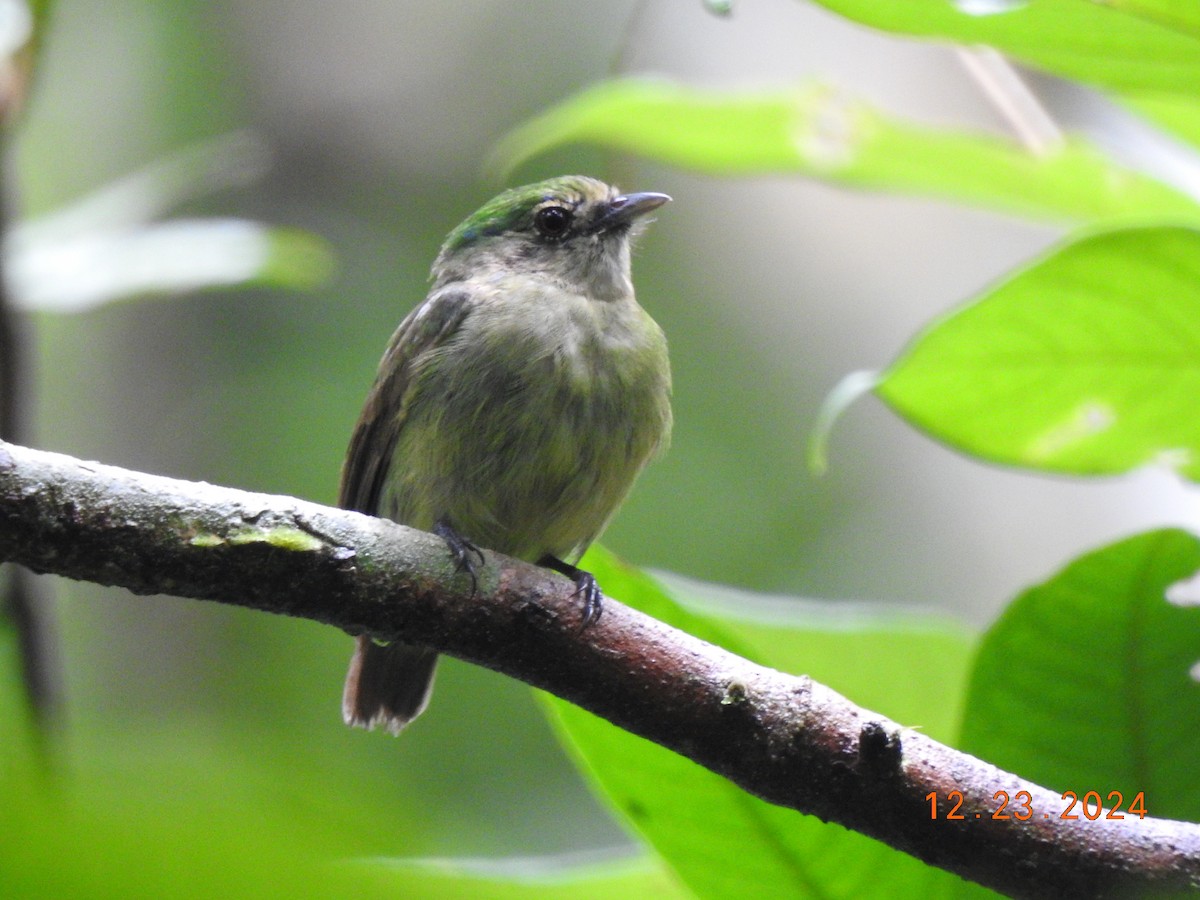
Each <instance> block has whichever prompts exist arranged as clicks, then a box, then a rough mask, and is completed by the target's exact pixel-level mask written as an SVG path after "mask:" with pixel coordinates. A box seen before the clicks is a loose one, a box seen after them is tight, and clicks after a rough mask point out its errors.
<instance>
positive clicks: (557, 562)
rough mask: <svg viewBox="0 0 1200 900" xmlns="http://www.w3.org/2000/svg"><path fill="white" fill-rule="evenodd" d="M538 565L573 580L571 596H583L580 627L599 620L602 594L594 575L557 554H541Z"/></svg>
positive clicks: (602, 609) (590, 624) (602, 608)
mask: <svg viewBox="0 0 1200 900" xmlns="http://www.w3.org/2000/svg"><path fill="white" fill-rule="evenodd" d="M538 565H540V566H545V567H546V568H547V569H553V570H554V571H555V572H558V573H559V574H560V575H566V576H567V577H568V578H570V579H571V580H572V581H573V582H575V593H574V594H572V595H571V596H572V597H582V598H583V617H582V619H581V620H580V623H579V627H580V629H584V628H588V627H590V626H592V625H595V624H596V622H598V621H599V620H600V614H601V613H602V612H604V605H603V603H602V601H603V599H604V594H603V592H601V590H600V585H599V584H598V583H597V581H596V576H595V575H593V574H592V573H591V572H585V571H584V570H583V569H580V568H577V567H575V566H573V565H571V564H570V563H567V562H563V561H562V560H561V559H559V558H558V557H557V556H543V557H542V558H541V559H540V560H538Z"/></svg>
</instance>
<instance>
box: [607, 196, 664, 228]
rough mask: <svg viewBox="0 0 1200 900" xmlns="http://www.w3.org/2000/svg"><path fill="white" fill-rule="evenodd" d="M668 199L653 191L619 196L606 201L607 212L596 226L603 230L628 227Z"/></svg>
mask: <svg viewBox="0 0 1200 900" xmlns="http://www.w3.org/2000/svg"><path fill="white" fill-rule="evenodd" d="M670 199H671V198H670V197H668V196H667V195H666V194H658V193H655V192H654V191H643V192H641V193H638V194H621V196H619V197H613V198H612V199H611V200H609V201H608V210H607V211H606V212H605V213H604V215H603V217H602V218H601V219H600V221H599V222H598V223H597V224H598V225H599V226H600V227H601V228H602V229H605V230H607V229H609V228H616V227H618V226H620V225H628V224H629V223H630V222H632V221H633V220H634V219H637V218H640V217H641V216H644V215H645V214H646V213H648V212H650V211H651V210H653V209H658V208H659V207H660V206H662V205H663V204H664V203H667V202H669V201H670Z"/></svg>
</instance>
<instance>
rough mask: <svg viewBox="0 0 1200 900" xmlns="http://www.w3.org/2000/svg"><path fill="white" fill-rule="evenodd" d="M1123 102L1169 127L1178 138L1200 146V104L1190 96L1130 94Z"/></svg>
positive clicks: (1164, 126) (1160, 125)
mask: <svg viewBox="0 0 1200 900" xmlns="http://www.w3.org/2000/svg"><path fill="white" fill-rule="evenodd" d="M1121 100H1122V102H1123V103H1124V104H1125V105H1126V106H1128V107H1130V108H1131V109H1133V110H1135V111H1136V112H1138V113H1140V114H1141V115H1143V116H1144V117H1146V118H1147V119H1150V120H1151V121H1152V122H1153V123H1154V124H1155V125H1157V126H1159V127H1160V128H1165V129H1166V130H1167V131H1169V132H1171V133H1172V134H1173V135H1174V136H1175V137H1177V138H1180V139H1181V140H1184V141H1187V142H1188V143H1190V144H1193V145H1195V146H1196V147H1200V101H1197V99H1196V97H1193V96H1189V95H1187V94H1167V93H1139V94H1127V95H1126V96H1124V97H1122V98H1121Z"/></svg>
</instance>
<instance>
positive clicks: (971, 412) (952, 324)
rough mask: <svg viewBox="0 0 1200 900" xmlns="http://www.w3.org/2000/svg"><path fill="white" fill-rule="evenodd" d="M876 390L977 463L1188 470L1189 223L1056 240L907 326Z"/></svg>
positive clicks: (1195, 267)
mask: <svg viewBox="0 0 1200 900" xmlns="http://www.w3.org/2000/svg"><path fill="white" fill-rule="evenodd" d="M876 391H877V393H878V394H879V396H880V397H881V398H882V399H883V400H884V401H885V402H886V403H887V404H888V405H889V406H891V407H892V408H893V409H894V410H895V411H896V412H898V413H899V414H900V415H902V416H903V417H905V418H906V419H908V420H909V421H910V422H911V423H913V424H914V425H916V426H918V427H920V428H923V429H925V430H927V431H928V432H930V433H931V434H932V435H933V436H934V437H937V438H938V439H940V440H943V441H945V442H947V443H948V444H950V445H952V446H954V447H957V448H959V449H961V450H964V451H966V452H968V453H972V454H975V455H977V456H980V457H983V458H985V459H990V460H995V461H998V462H1004V463H1009V464H1013V465H1020V466H1027V467H1029V468H1036V469H1045V470H1050V471H1057V472H1073V473H1078V474H1107V473H1114V472H1124V471H1127V470H1129V469H1133V468H1136V467H1138V466H1143V465H1147V464H1149V463H1154V462H1158V463H1165V464H1168V465H1171V466H1173V467H1174V468H1176V469H1177V470H1178V471H1180V472H1181V473H1183V474H1185V475H1186V476H1187V477H1189V478H1193V479H1195V478H1197V477H1200V419H1197V417H1196V415H1195V403H1194V398H1195V397H1196V396H1198V395H1200V233H1197V232H1196V231H1193V230H1191V229H1184V228H1147V229H1134V230H1127V231H1116V232H1108V233H1103V234H1098V235H1094V236H1091V237H1086V238H1084V239H1082V240H1078V241H1075V242H1074V243H1070V244H1067V245H1066V246H1064V247H1062V248H1060V249H1059V250H1057V251H1056V252H1054V253H1052V254H1050V255H1049V256H1048V257H1046V258H1045V259H1043V260H1042V261H1040V262H1038V263H1036V264H1035V265H1033V266H1031V267H1030V268H1028V269H1026V270H1025V271H1024V272H1021V273H1019V274H1018V275H1016V276H1015V277H1013V278H1011V279H1009V280H1008V281H1006V282H1004V283H1003V284H1001V285H1000V286H999V287H997V288H995V289H993V290H991V291H989V292H988V293H986V294H985V295H984V296H983V297H982V298H981V299H980V300H978V301H976V302H975V303H973V304H971V305H970V306H967V307H965V308H963V309H961V310H959V311H958V312H955V313H953V314H951V315H949V316H947V317H946V318H945V319H943V320H941V321H940V322H937V323H935V324H934V325H933V326H931V327H930V328H929V329H928V330H926V331H925V332H924V333H923V334H921V335H919V336H918V337H917V339H916V341H915V342H914V343H913V344H912V346H910V347H909V348H908V350H906V351H905V352H904V353H903V355H902V356H901V357H900V359H899V360H897V361H896V362H895V363H894V364H893V365H892V366H891V368H889V369H888V370H887V371H886V372H885V373H884V375H883V377H882V379H881V381H880V384H879V386H878V387H877V388H876Z"/></svg>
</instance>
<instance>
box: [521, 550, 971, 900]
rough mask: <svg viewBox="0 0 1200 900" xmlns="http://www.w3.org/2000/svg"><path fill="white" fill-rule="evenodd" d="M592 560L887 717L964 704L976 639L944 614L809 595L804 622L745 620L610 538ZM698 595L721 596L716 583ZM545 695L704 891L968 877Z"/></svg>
mask: <svg viewBox="0 0 1200 900" xmlns="http://www.w3.org/2000/svg"><path fill="white" fill-rule="evenodd" d="M584 565H585V566H586V567H587V568H588V569H589V570H590V571H592V572H594V573H595V574H596V577H597V578H598V579H599V581H600V583H601V584H602V585H603V586H604V588H605V591H606V592H607V593H610V594H611V595H612V596H614V597H618V598H620V599H621V600H622V601H623V602H626V603H630V604H631V605H634V606H636V607H638V608H639V609H641V610H642V611H643V612H646V613H648V614H650V615H653V616H655V617H656V618H658V619H661V620H663V621H665V622H668V623H669V624H671V625H674V626H676V627H679V628H683V629H684V630H686V631H689V632H691V633H692V634H694V635H696V636H698V637H701V638H703V639H705V640H708V641H710V642H713V643H716V644H719V645H721V646H723V647H725V648H726V649H729V650H732V651H733V652H737V653H740V654H742V655H745V656H748V657H750V658H752V659H758V660H759V661H761V662H764V663H766V664H769V665H780V666H784V667H786V668H789V669H791V670H793V671H798V670H803V671H805V672H807V673H808V674H810V675H812V676H813V677H814V678H817V679H818V680H821V681H823V682H825V683H829V684H832V685H834V686H835V687H838V688H839V689H843V690H851V689H853V690H854V691H855V692H856V699H857V695H869V696H870V697H871V698H872V702H878V706H879V707H882V708H883V710H884V711H886V712H888V713H889V714H892V713H893V711H894V710H896V709H898V708H901V707H903V710H904V711H905V712H906V713H909V714H911V715H912V716H914V717H915V718H912V719H910V721H917V722H920V723H922V724H924V723H926V722H933V723H934V730H936V729H938V728H948V727H949V723H950V720H951V719H952V718H953V717H954V716H955V714H956V710H957V709H958V702H959V699H960V695H961V691H962V686H963V683H964V678H965V673H966V665H967V661H968V659H969V656H970V642H969V640H967V639H966V638H965V637H964V635H963V633H962V630H961V629H960V628H958V627H957V626H953V625H950V624H948V623H946V622H943V621H939V620H938V619H937V618H936V617H931V616H928V615H924V616H920V617H917V616H906V615H903V614H897V613H895V612H889V613H879V612H875V613H874V614H872V613H871V612H870V611H867V610H865V609H864V608H863V607H861V606H855V607H852V608H851V609H850V610H849V611H847V613H846V614H845V615H844V616H839V615H838V614H837V613H836V611H835V610H833V609H832V608H831V607H830V606H827V605H822V606H820V610H819V612H818V611H816V609H817V607H815V606H814V605H812V604H802V608H803V610H805V612H807V615H805V612H801V613H800V614H797V615H795V619H798V620H799V621H800V622H801V623H802V624H796V621H795V619H793V621H792V623H791V624H789V625H786V626H785V625H782V624H780V623H779V622H776V621H771V620H770V617H766V616H762V615H760V616H758V617H757V618H756V619H754V620H746V621H739V622H733V621H728V620H723V619H719V618H718V617H716V616H711V615H703V614H700V613H697V612H694V611H690V610H688V609H685V608H684V607H682V606H680V605H679V604H678V603H676V602H675V601H674V600H672V599H671V598H670V597H669V596H668V594H667V593H666V592H664V590H663V589H662V588H661V587H660V586H659V585H658V584H657V583H655V582H654V581H653V580H652V579H650V578H649V577H647V576H645V575H642V574H641V573H639V572H637V571H635V570H633V569H631V568H628V567H626V566H624V565H623V564H621V563H620V562H618V561H616V560H615V559H614V558H613V557H612V556H611V555H609V554H607V553H606V552H604V551H602V550H600V549H598V548H593V549H592V550H591V551H589V553H588V555H587V557H586V558H585V562H584ZM684 590H686V588H685V589H684ZM692 591H693V592H694V593H696V594H697V595H699V594H706V595H707V596H706V597H704V598H703V599H704V601H706V602H708V603H710V604H711V603H712V601H713V599H714V598H713V595H712V591H711V590H706V589H704V588H700V587H699V586H696V585H693V586H692ZM719 593H720V595H721V596H720V597H719V598H717V599H718V601H719V603H721V604H728V603H730V602H733V603H737V602H738V601H739V600H741V601H744V603H745V604H746V605H749V606H750V607H752V608H756V609H758V610H759V612H760V613H761V612H762V609H763V607H762V603H763V601H764V598H762V597H758V596H755V595H748V594H738V593H737V592H730V591H728V590H721V591H720V592H719ZM776 608H777V609H778V608H779V604H778V602H777V603H776ZM860 689H861V690H860ZM545 702H546V704H547V705H548V706H549V708H550V710H551V712H552V714H553V720H554V722H555V723H556V726H557V727H558V729H559V731H560V734H561V735H562V736H563V739H564V741H565V743H566V744H567V747H568V749H569V750H570V751H571V752H572V754H573V755H574V756H575V758H576V759H577V760H578V761H579V762H580V764H581V766H582V767H583V768H584V770H585V771H586V772H587V773H588V775H589V777H590V779H591V780H592V782H593V784H594V785H595V786H596V788H597V790H599V791H600V792H601V793H602V794H603V795H604V797H605V798H606V799H607V800H608V801H609V802H610V803H611V804H612V805H613V806H614V807H615V808H616V809H617V810H618V811H619V812H620V813H621V815H622V816H623V818H625V819H626V820H627V821H628V822H629V823H630V825H631V826H632V827H633V828H635V829H636V830H637V831H638V832H639V833H640V834H641V835H642V836H643V837H644V838H645V839H646V840H647V841H648V842H649V843H650V845H651V846H653V847H654V849H655V850H657V851H658V853H659V854H660V855H661V856H662V858H663V859H664V860H665V861H666V863H667V864H668V865H669V866H670V867H671V868H672V869H674V871H675V872H676V873H677V874H678V876H679V877H680V878H681V879H682V880H683V881H684V883H686V884H687V885H688V886H689V887H690V888H691V889H692V890H693V891H695V893H696V894H697V895H698V896H702V897H706V898H707V897H738V898H741V897H747V896H772V897H785V896H787V897H809V896H813V897H826V898H829V897H862V896H869V895H871V892H872V891H877V889H878V887H879V886H880V885H887V891H888V896H890V897H909V896H912V897H918V896H919V897H930V896H949V895H950V894H951V892H952V891H954V890H956V889H957V888H958V887H959V886H961V883H960V882H959V881H958V879H956V878H954V877H953V876H950V875H948V874H946V873H944V872H940V871H937V870H933V869H930V868H928V867H926V866H924V865H923V864H921V863H918V862H917V861H916V860H914V859H912V858H910V857H907V856H905V855H903V854H901V853H898V852H896V851H894V850H891V849H890V848H888V847H885V846H883V845H882V844H879V843H877V842H875V841H873V840H871V839H869V838H865V837H863V836H862V835H858V834H854V833H852V832H849V831H846V830H845V829H842V828H840V827H838V826H834V825H826V824H824V823H822V822H819V821H818V820H816V819H813V818H809V817H805V816H802V815H800V814H798V813H796V812H794V811H792V810H786V809H782V808H780V807H777V806H772V805H771V804H768V803H765V802H763V801H761V800H759V799H757V798H755V797H753V796H751V795H749V794H747V793H745V792H744V791H742V790H741V789H740V788H737V787H735V786H734V785H733V784H732V783H731V782H729V781H726V780H725V779H724V778H721V777H720V776H718V775H715V774H713V773H712V772H709V771H708V770H706V769H703V768H701V767H700V766H697V765H696V764H695V763H692V762H690V761H688V760H686V759H684V758H682V757H680V756H678V755H676V754H674V753H671V752H669V751H667V750H664V749H663V748H661V747H658V746H657V745H654V744H651V743H650V742H648V741H645V740H642V739H641V738H637V737H634V736H632V735H630V734H628V733H627V732H624V731H622V730H621V729H618V728H616V727H615V726H613V725H610V724H609V723H607V722H605V721H603V720H601V719H598V718H597V717H595V716H592V715H591V714H589V713H586V712H584V711H583V710H580V709H578V708H577V707H575V706H572V705H571V704H569V703H566V702H564V701H561V700H558V699H556V698H554V697H549V696H546V697H545ZM918 709H919V710H921V712H916V710H918ZM964 890H966V891H967V892H968V893H972V894H973V893H974V891H973V890H972V889H971V888H970V887H964ZM979 893H981V894H982V893H985V892H982V891H980V892H979Z"/></svg>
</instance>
